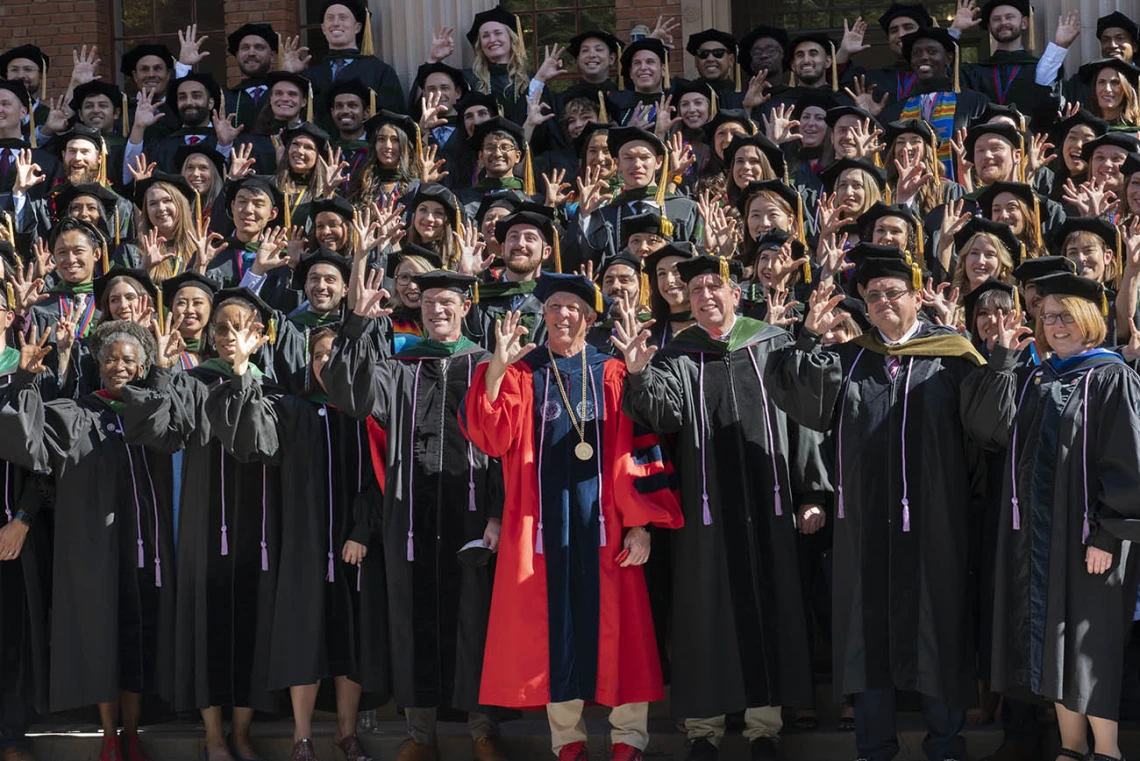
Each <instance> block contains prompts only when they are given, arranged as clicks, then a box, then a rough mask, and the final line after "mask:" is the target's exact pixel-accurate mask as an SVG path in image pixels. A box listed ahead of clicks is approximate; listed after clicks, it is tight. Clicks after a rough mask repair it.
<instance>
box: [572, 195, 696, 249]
mask: <svg viewBox="0 0 1140 761" xmlns="http://www.w3.org/2000/svg"><path fill="white" fill-rule="evenodd" d="M655 192H656V188H654V187H653V186H650V187H648V188H638V189H637V190H631V191H626V192H623V193H621V194H620V195H619V196H618V197H617V198H615V199H614V201H612V202H611V203H608V204H606V205H605V206H603V207H601V208H600V209H598V210H597V211H596V212H594V213H593V214H591V215H590V218H589V220H588V225H587V226H586V227H585V228H583V227H582V226H581V220H580V219H579V224H578V225H577V226H575V228H574V229H575V230H576V231H577V239H576V240H573V241H571V245H573V246H576V247H577V249H578V251H579V256H580V259H581V261H582V262H585V261H587V260H590V261H593V262H594V265H595V266H597V265H598V263H600V262H601V261H602V259H605V258H607V257H610V256H613V255H615V254H616V253H618V252H619V251H620V250H621V238H622V234H621V226H622V222H623V221H624V220H625V218H626V217H632V216H634V215H636V214H641V213H644V212H645V211H647V210H649V209H656V210H658V212H660V208H659V207H658V206H657V203H656V201H655V200H654V198H653V194H654V193H655ZM665 215H666V216H667V217H669V220H670V221H671V222H672V223H673V240H676V241H696V240H697V239H698V237H699V236H700V234H701V231H702V229H703V225H702V222H701V218H700V214H698V212H697V203H696V201H693V200H692V199H691V198H685V197H684V196H674V195H667V196H666V197H665ZM568 237H569V236H568Z"/></svg>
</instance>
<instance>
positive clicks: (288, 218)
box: [285, 191, 293, 230]
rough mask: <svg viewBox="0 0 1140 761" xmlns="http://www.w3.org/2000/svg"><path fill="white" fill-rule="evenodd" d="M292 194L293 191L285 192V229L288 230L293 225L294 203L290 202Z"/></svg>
mask: <svg viewBox="0 0 1140 761" xmlns="http://www.w3.org/2000/svg"><path fill="white" fill-rule="evenodd" d="M292 196H293V194H292V193H290V192H288V191H286V192H285V229H286V230H288V229H289V228H290V227H292V226H293V205H292V204H291V203H289V201H290V199H291V198H292Z"/></svg>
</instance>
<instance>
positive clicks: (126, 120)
mask: <svg viewBox="0 0 1140 761" xmlns="http://www.w3.org/2000/svg"><path fill="white" fill-rule="evenodd" d="M130 116H131V102H130V101H129V100H127V94H126V93H123V105H122V113H120V114H119V119H120V120H121V121H122V122H123V125H122V128H121V129H122V130H123V137H124V138H126V137H127V136H128V135H130V134H131V118H130Z"/></svg>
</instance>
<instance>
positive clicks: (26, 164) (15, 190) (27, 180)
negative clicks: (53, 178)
mask: <svg viewBox="0 0 1140 761" xmlns="http://www.w3.org/2000/svg"><path fill="white" fill-rule="evenodd" d="M46 179H47V175H45V174H44V173H43V170H42V169H40V165H39V164H37V163H35V161H34V160H33V159H32V152H31V150H30V149H27V148H24V149H21V150H20V151H19V152H18V153H17V154H16V182H15V183H14V184H13V185H12V194H13V195H17V196H19V195H24V194H26V193H27V192H28V191H29V190H31V189H32V188H34V187H35V186H36V185H39V184H40V183H41V182H43V181H44V180H46Z"/></svg>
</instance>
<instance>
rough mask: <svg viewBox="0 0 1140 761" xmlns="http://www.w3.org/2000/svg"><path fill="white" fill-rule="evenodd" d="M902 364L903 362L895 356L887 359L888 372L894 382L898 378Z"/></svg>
mask: <svg viewBox="0 0 1140 761" xmlns="http://www.w3.org/2000/svg"><path fill="white" fill-rule="evenodd" d="M901 364H902V362H901V361H900V360H899V358H898V357H896V356H894V355H891V356H889V357H887V372H888V373H890V374H891V380H894V379H895V378H896V377H898V374H899V366H900V365H901Z"/></svg>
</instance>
